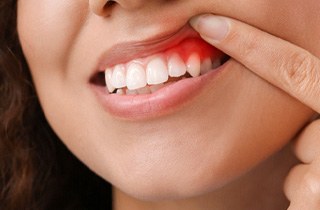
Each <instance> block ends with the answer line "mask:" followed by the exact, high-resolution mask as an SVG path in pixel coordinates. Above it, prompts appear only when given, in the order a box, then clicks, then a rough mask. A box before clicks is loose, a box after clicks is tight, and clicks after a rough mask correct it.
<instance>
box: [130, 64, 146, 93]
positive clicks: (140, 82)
mask: <svg viewBox="0 0 320 210" xmlns="http://www.w3.org/2000/svg"><path fill="white" fill-rule="evenodd" d="M126 79H127V81H126V83H127V87H128V89H130V90H135V89H139V88H142V87H145V86H146V85H147V81H146V73H145V70H144V68H143V67H142V66H141V65H140V64H138V63H131V64H130V65H129V67H128V70H127V77H126Z"/></svg>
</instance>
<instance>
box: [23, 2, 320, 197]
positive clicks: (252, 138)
mask: <svg viewBox="0 0 320 210" xmlns="http://www.w3.org/2000/svg"><path fill="white" fill-rule="evenodd" d="M318 11H320V4H319V2H318V0H309V1H307V2H303V1H300V0H280V1H279V0H261V1H256V0H242V1H238V0H224V1H221V0H184V1H178V0H171V1H165V0H163V1H162V0H118V1H114V3H112V4H110V5H108V6H104V3H103V1H102V0H96V1H95V0H78V1H74V0H58V1H52V0H42V1H38V0H21V1H19V3H18V32H19V36H20V40H21V44H22V48H23V51H24V53H25V56H26V58H27V61H28V63H29V67H30V71H31V73H32V76H33V81H34V84H35V86H36V90H37V93H38V96H39V100H40V102H41V105H42V108H43V110H44V113H45V115H46V118H47V120H48V122H49V123H50V125H51V126H52V128H53V129H54V131H55V132H56V133H57V134H58V136H59V137H60V138H61V140H62V141H63V142H64V143H65V144H66V146H67V147H68V148H69V149H70V150H71V151H72V152H73V153H74V154H75V155H76V156H77V157H78V158H79V159H80V160H81V161H83V162H84V163H85V164H86V165H88V166H89V168H91V169H92V170H93V171H94V172H96V173H97V174H98V175H100V176H101V177H103V178H104V179H106V180H108V181H109V182H111V183H112V184H113V185H114V186H115V187H117V188H120V189H121V190H122V191H124V192H126V193H128V194H130V195H132V196H135V197H137V198H143V199H149V200H159V199H166V198H178V197H180V198H181V197H188V196H194V195H198V194H201V193H205V192H208V191H212V190H214V189H217V188H218V187H220V186H222V185H224V184H226V183H228V182H229V181H230V180H232V179H235V178H237V177H239V176H240V175H242V174H243V173H245V172H247V171H248V170H249V169H251V168H252V167H253V166H255V165H256V164H258V163H259V162H261V161H262V160H264V159H265V158H266V157H268V156H270V155H271V154H273V153H274V152H276V151H278V150H279V149H280V148H281V147H282V146H284V145H285V144H286V143H288V141H289V140H290V139H291V138H292V137H293V136H294V135H295V134H296V132H297V131H298V130H299V128H301V127H302V126H303V125H304V124H305V123H306V122H307V120H308V119H309V118H310V117H311V115H312V114H313V113H312V111H311V110H310V109H308V108H307V107H305V106H304V105H303V104H301V103H299V102H298V101H296V100H294V99H293V98H291V97H290V96H288V95H286V94H285V93H283V92H281V91H280V90H279V89H277V88H275V87H273V86H271V85H270V84H268V83H267V82H265V81H264V80H262V79H261V78H259V77H257V76H256V75H254V74H253V73H252V72H250V71H248V70H247V69H245V68H244V67H243V66H242V65H240V64H239V63H237V62H236V61H234V60H232V59H231V60H229V61H228V62H227V63H225V64H224V65H223V66H222V67H220V68H219V69H218V70H215V71H210V72H209V73H207V74H205V75H203V76H200V77H195V78H193V79H191V78H188V79H185V78H184V79H181V78H179V82H175V83H171V84H166V85H164V87H163V88H162V89H159V90H158V91H156V92H154V93H152V94H142V95H137V94H136V93H134V94H135V95H117V94H109V93H108V91H107V90H106V88H105V87H103V85H104V84H103V83H104V82H103V80H101V79H102V78H103V77H104V72H103V70H104V69H105V68H107V67H108V71H107V72H111V70H110V69H109V67H112V66H114V65H117V64H126V65H122V66H125V67H124V69H121V68H120V67H121V65H119V66H120V67H119V66H118V67H119V68H120V70H119V71H118V73H119V72H120V73H119V75H120V76H119V78H120V79H119V80H115V81H118V82H119V81H120V82H121V72H122V73H124V72H125V73H128V72H129V66H130V64H132V63H134V64H139V65H140V67H139V68H140V69H139V68H138V67H136V68H135V70H136V71H133V70H132V71H133V72H134V73H133V74H132V75H129V76H128V75H127V87H129V85H128V83H129V82H128V78H129V79H132V80H135V79H136V80H137V81H139V82H141V78H142V77H143V75H145V74H147V73H145V71H150V72H153V75H156V76H155V79H156V80H157V79H159V78H160V77H162V76H163V69H165V67H166V66H164V67H162V68H158V67H159V66H161V64H163V62H165V64H166V62H168V63H169V61H167V60H165V59H167V57H168V58H170V56H171V54H174V53H175V54H178V56H180V57H182V58H183V59H184V60H183V61H182V63H183V64H184V65H185V66H186V65H187V64H188V66H190V65H191V64H190V63H188V62H189V57H191V55H192V54H195V55H196V56H195V57H197V55H199V54H201V53H203V52H202V50H199V48H197V47H195V44H192V41H190V40H192V39H191V37H194V35H192V34H193V31H192V30H191V28H190V27H188V26H187V23H188V20H189V19H190V18H191V17H192V16H195V15H197V14H201V13H215V14H220V15H224V16H230V17H232V18H236V19H239V20H241V21H244V22H247V23H249V24H251V25H254V26H256V27H258V28H260V29H262V30H266V31H268V32H270V33H272V34H274V35H277V36H280V37H282V38H284V39H287V40H289V41H291V42H293V43H295V44H297V45H299V46H302V47H304V48H306V49H308V50H309V51H311V52H312V53H314V54H315V55H317V56H320V42H318V41H317V40H318V37H319V34H320V25H319V24H318V23H319V21H320V13H319V12H318ZM181 28H183V29H182V30H179V29H181ZM178 31H179V32H178ZM173 34H175V35H173ZM194 39H195V40H197V43H198V42H199V43H200V46H204V45H205V44H204V43H203V42H202V41H201V40H199V38H198V37H197V36H196V37H195V38H194ZM182 43H184V44H182ZM182 45H183V46H182ZM173 46H174V47H173ZM188 46H191V47H188ZM200 48H201V49H202V47H200ZM181 49H183V50H181ZM205 51H206V52H205V53H207V54H209V55H210V56H211V57H214V56H215V55H213V54H214V53H212V52H213V50H212V49H209V50H205ZM170 53H171V54H170ZM205 53H204V54H205ZM181 54H183V55H181ZM201 56H202V55H201ZM201 56H200V57H201ZM202 57H203V56H202ZM202 57H201V59H202ZM186 58H188V59H186ZM152 61H155V62H154V65H153V67H149V64H150V63H151V62H152ZM196 61H197V60H196ZM196 61H195V63H194V65H195V66H196V64H197V62H196ZM161 62H162V63H161ZM174 62H175V64H176V63H178V61H177V60H175V61H174ZM150 66H151V64H150ZM173 66H175V65H173ZM176 66H177V65H176ZM137 69H138V70H139V71H138V70H137ZM148 69H149V70H148ZM114 71H115V70H114ZM141 71H142V72H143V73H144V74H140V73H141ZM270 71H272V69H270ZM137 72H138V73H137ZM159 72H160V73H159ZM161 72H162V73H161ZM150 74H152V73H150ZM134 75H136V77H135V76H134ZM137 75H138V76H137ZM141 75H142V76H141ZM161 75H162V76H161ZM114 77H115V78H116V76H114ZM111 78H112V76H111ZM147 78H149V76H148V75H147ZM149 79H150V78H149ZM150 80H151V79H150ZM170 80H172V79H170ZM175 80H178V79H175ZM115 81H112V82H113V83H112V82H111V83H112V84H116V82H115ZM134 82H135V81H133V83H134ZM139 82H138V83H139ZM150 83H151V82H150ZM134 84H136V83H134ZM151 86H152V87H153V85H151ZM119 89H121V88H119ZM125 89H126V88H122V89H121V90H125ZM149 89H151V88H149Z"/></svg>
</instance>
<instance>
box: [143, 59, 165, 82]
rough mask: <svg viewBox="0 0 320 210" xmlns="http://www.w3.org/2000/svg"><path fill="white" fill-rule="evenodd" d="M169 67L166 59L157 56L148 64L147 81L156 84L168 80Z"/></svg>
mask: <svg viewBox="0 0 320 210" xmlns="http://www.w3.org/2000/svg"><path fill="white" fill-rule="evenodd" d="M168 79H169V75H168V69H167V65H166V63H165V61H164V59H162V58H160V57H157V58H154V59H152V60H151V61H150V62H149V63H148V65H147V83H148V84H149V85H156V84H160V83H164V82H166V81H168Z"/></svg>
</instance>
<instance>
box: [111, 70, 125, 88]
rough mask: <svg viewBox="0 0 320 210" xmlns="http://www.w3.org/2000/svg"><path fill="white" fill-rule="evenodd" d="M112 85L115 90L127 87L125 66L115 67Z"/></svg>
mask: <svg viewBox="0 0 320 210" xmlns="http://www.w3.org/2000/svg"><path fill="white" fill-rule="evenodd" d="M111 84H112V85H113V87H115V88H123V87H125V86H126V68H125V66H124V65H123V64H119V65H116V66H115V67H114V69H113V74H112V79H111Z"/></svg>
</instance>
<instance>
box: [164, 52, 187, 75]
mask: <svg viewBox="0 0 320 210" xmlns="http://www.w3.org/2000/svg"><path fill="white" fill-rule="evenodd" d="M168 71H169V76H170V77H180V76H182V75H184V74H185V73H186V72H187V67H186V65H185V63H184V62H183V60H182V58H181V57H180V56H179V55H178V54H177V53H174V54H173V55H171V56H170V57H169V59H168Z"/></svg>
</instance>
